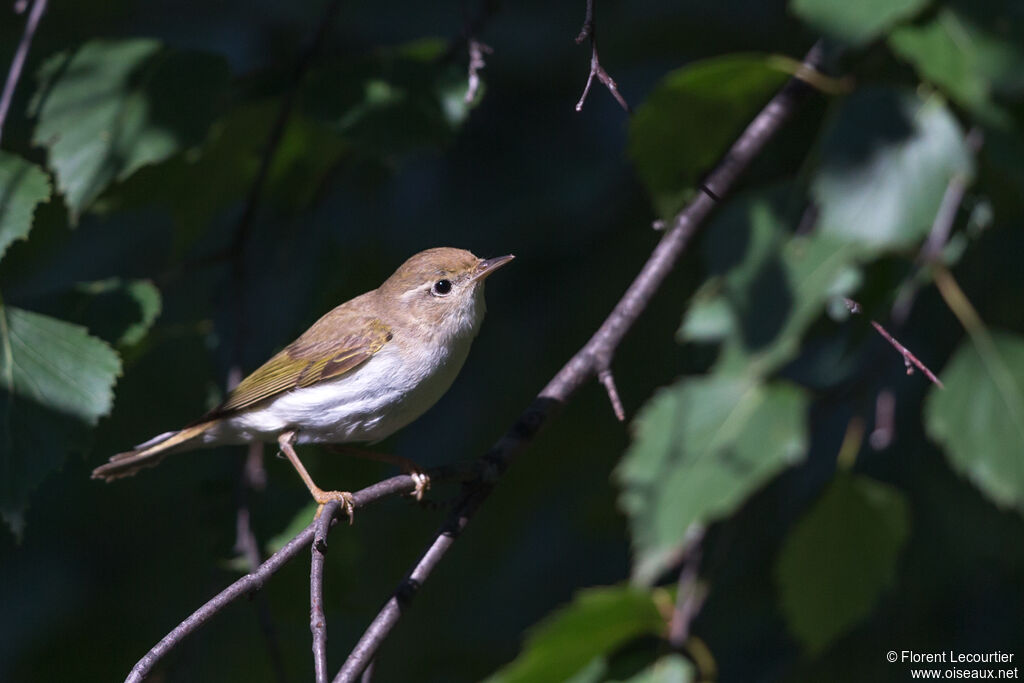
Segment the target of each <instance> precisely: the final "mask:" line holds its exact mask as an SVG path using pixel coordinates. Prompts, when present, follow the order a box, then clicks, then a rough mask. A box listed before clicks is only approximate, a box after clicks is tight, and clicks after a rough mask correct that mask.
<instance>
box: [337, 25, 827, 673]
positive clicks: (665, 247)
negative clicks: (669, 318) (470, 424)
mask: <svg viewBox="0 0 1024 683" xmlns="http://www.w3.org/2000/svg"><path fill="white" fill-rule="evenodd" d="M584 28H586V24H585V25H584ZM590 30H591V31H592V30H593V27H592V26H591V28H590ZM822 59H823V54H822V49H821V46H820V45H815V46H814V47H813V48H812V49H811V51H810V52H809V53H808V55H807V57H806V58H805V64H807V66H808V67H809V68H811V69H818V68H820V65H821V61H822ZM810 92H812V89H811V88H810V87H808V86H807V85H806V84H805V83H804V82H803V80H802V79H801V78H799V77H794V78H791V79H790V80H789V81H788V82H787V83H786V85H785V86H783V88H782V89H781V90H780V91H779V92H778V93H777V94H776V95H775V97H773V98H772V99H771V101H770V102H769V103H768V104H767V105H765V108H764V109H762V110H761V112H760V113H759V114H758V115H757V116H756V117H755V118H754V120H753V121H752V122H751V123H750V125H748V126H747V128H746V130H744V131H743V133H742V134H741V135H740V137H739V139H738V140H737V141H736V142H735V143H734V144H733V146H732V147H731V148H730V149H729V151H728V152H727V154H726V156H725V158H724V159H722V161H721V162H720V163H719V165H718V166H717V167H716V168H715V169H714V170H713V171H712V173H711V175H710V176H709V178H708V182H707V186H708V187H712V188H714V193H715V196H717V197H724V196H726V195H727V194H728V192H729V190H731V189H732V187H733V185H734V184H735V182H736V180H737V178H738V177H739V175H740V174H741V173H742V172H743V171H744V170H745V169H746V168H747V166H748V165H749V164H750V162H751V161H752V160H753V159H754V157H756V156H757V154H758V153H759V152H760V151H761V149H762V148H763V147H764V146H765V144H767V142H768V140H770V139H771V138H772V137H773V136H774V135H775V134H776V133H777V132H778V131H779V130H780V129H781V128H782V126H783V124H785V123H786V122H787V121H788V120H789V119H790V117H791V116H792V115H793V113H794V112H795V111H796V109H797V107H798V105H799V104H800V103H801V102H802V101H803V100H804V99H805V98H806V97H807V95H808V94H809V93H810ZM716 205H717V202H716V201H715V199H713V198H712V196H711V194H710V193H709V192H702V193H700V194H698V195H697V196H696V197H695V198H694V199H693V200H692V201H691V202H690V204H689V205H687V206H686V208H684V209H683V210H682V211H681V212H680V213H679V214H677V215H676V216H675V218H674V219H673V220H672V222H671V225H670V227H669V229H668V230H667V231H666V232H665V234H664V235H663V236H662V238H661V240H660V241H659V242H658V244H657V246H656V247H655V248H654V251H653V252H652V253H651V255H650V257H649V258H648V259H647V262H646V263H645V264H644V266H643V268H642V269H641V270H640V272H639V274H638V275H637V277H636V278H635V279H634V280H633V282H632V284H630V286H629V288H628V289H627V290H626V293H625V294H624V295H623V297H622V299H620V300H619V302H618V304H616V306H615V308H614V309H613V310H612V312H611V314H610V315H609V316H608V318H607V319H605V321H604V323H602V324H601V327H600V328H599V329H598V330H597V332H595V333H594V335H593V336H592V337H591V338H590V340H589V341H588V342H587V343H586V344H585V345H584V346H583V348H581V349H580V350H579V351H578V352H577V353H576V354H575V355H574V356H573V357H572V358H571V359H569V362H567V363H566V364H565V365H564V366H563V367H562V369H561V370H560V371H559V372H558V374H557V375H555V377H554V378H553V379H552V380H551V381H550V382H548V384H547V386H545V387H544V389H542V390H541V392H540V394H538V396H537V397H536V398H535V399H534V401H533V402H532V403H531V404H530V406H529V407H528V408H527V409H526V410H525V411H524V412H523V413H522V414H521V415H520V416H519V418H518V419H517V420H516V422H515V424H513V425H512V427H511V428H510V429H509V430H508V431H507V432H506V433H505V435H504V436H502V437H501V438H500V439H499V440H498V442H497V443H495V444H494V446H492V447H491V449H490V450H489V451H488V452H487V454H486V455H484V456H483V458H482V461H483V462H484V463H487V464H490V465H491V466H492V469H493V471H492V472H491V473H490V476H486V477H483V478H482V479H481V480H480V481H479V482H476V483H475V484H470V485H469V486H467V489H466V491H465V493H463V495H462V496H461V497H460V499H459V500H458V501H457V502H456V503H455V505H454V507H453V510H452V513H451V514H450V515H449V517H448V519H447V520H445V522H444V524H442V526H441V529H440V530H439V532H438V534H437V536H436V537H435V538H434V540H433V542H431V544H430V545H429V547H428V548H427V550H426V552H424V554H423V555H422V556H421V557H420V559H419V560H418V561H417V562H416V564H415V566H414V567H413V569H412V571H411V572H409V575H408V576H407V577H406V578H405V579H404V580H403V581H402V582H401V583H400V584H399V586H398V588H397V589H396V590H395V592H394V594H393V595H392V596H391V598H390V599H389V600H388V601H387V603H386V604H385V605H384V607H383V608H382V609H381V610H380V612H379V613H378V614H377V617H376V618H375V619H374V620H373V622H372V623H371V624H370V626H369V628H367V630H366V632H365V633H364V634H363V636H362V638H360V640H359V642H358V643H357V644H356V646H355V648H354V649H353V650H352V652H351V654H350V655H349V658H348V660H347V661H346V662H345V664H344V666H343V667H342V669H341V671H340V672H339V673H338V675H337V676H335V678H334V683H345V682H348V683H353V682H354V681H356V680H357V679H358V678H359V676H360V674H361V673H362V671H363V669H365V667H366V666H367V665H368V664H369V662H370V661H372V660H373V659H374V657H375V655H376V653H377V650H378V649H379V647H380V645H381V643H382V642H383V641H384V639H385V638H387V636H388V634H390V632H391V630H392V629H393V628H394V626H395V624H396V623H397V622H398V619H399V617H400V616H401V615H402V612H403V611H404V610H405V609H407V608H408V606H409V604H410V603H411V601H412V600H413V598H414V597H415V595H416V593H417V591H418V590H419V588H420V587H421V586H422V585H423V582H424V581H426V580H427V578H428V577H429V576H430V574H431V572H432V571H433V570H434V568H435V567H436V566H437V565H438V563H439V562H440V561H441V559H442V558H443V557H444V554H445V553H446V552H447V551H448V549H449V548H451V546H452V545H453V544H454V543H455V540H456V539H457V538H458V536H459V534H460V533H461V532H462V530H463V529H464V528H465V527H466V525H467V524H468V523H469V520H470V519H471V518H472V516H473V513H474V512H475V511H476V510H477V508H478V507H479V506H480V505H481V503H483V501H484V500H486V498H487V496H488V495H489V494H490V492H491V490H492V489H493V487H494V485H495V484H496V482H497V479H498V477H499V476H500V474H501V473H502V472H504V470H505V469H507V468H508V466H509V465H510V464H511V463H512V461H513V460H514V459H515V457H516V456H517V455H518V454H519V453H520V452H522V451H523V450H524V449H525V448H526V446H527V445H528V444H529V443H530V442H531V441H532V440H533V437H534V436H535V435H536V433H537V432H538V430H539V429H540V428H541V427H542V426H543V425H544V424H545V423H546V422H547V421H548V420H549V419H551V418H552V417H553V416H554V415H555V414H556V413H557V411H558V409H559V408H560V407H561V406H562V405H564V404H565V403H566V402H567V401H568V400H569V399H570V398H571V397H572V395H573V394H574V393H575V392H576V390H577V389H579V388H580V387H581V386H582V385H583V384H584V383H585V382H586V381H587V380H589V379H591V378H592V377H594V376H595V375H597V373H598V372H600V370H601V369H602V367H601V363H602V362H603V360H607V359H611V358H612V357H613V356H614V353H615V350H616V349H617V348H618V346H619V344H620V343H621V341H622V339H623V337H625V335H626V333H627V332H628V331H629V330H630V328H632V326H633V324H634V323H635V322H636V320H637V318H638V317H639V316H640V314H641V313H642V312H643V311H644V309H646V307H647V305H648V303H649V302H650V300H651V299H652V298H653V296H654V294H655V293H656V292H657V290H658V288H659V287H660V286H661V283H662V282H663V281H664V280H665V278H666V277H667V276H668V274H669V272H670V271H671V270H672V267H673V266H674V265H675V263H676V261H677V260H678V259H679V256H680V255H681V254H682V252H683V250H684V249H685V248H686V245H687V244H688V243H689V241H690V239H691V238H692V237H693V235H694V234H695V233H696V232H697V229H698V228H699V227H700V225H701V224H702V223H703V222H704V220H705V219H706V218H707V217H708V215H709V214H710V213H711V211H712V209H713V208H714V207H715V206H716ZM604 367H607V364H606V365H605V366H604Z"/></svg>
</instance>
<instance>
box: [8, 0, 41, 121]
mask: <svg viewBox="0 0 1024 683" xmlns="http://www.w3.org/2000/svg"><path fill="white" fill-rule="evenodd" d="M46 2H47V0H35V2H33V3H32V9H31V10H30V11H29V13H28V19H26V20H25V31H24V32H23V33H22V34H21V41H20V42H19V43H18V49H17V50H15V51H14V58H13V59H11V68H10V70H9V71H8V72H7V81H6V82H5V83H4V91H3V94H0V140H2V139H3V131H4V123H5V122H6V121H7V112H8V111H9V110H10V108H11V102H12V101H13V100H14V90H15V89H16V88H17V87H18V80H19V79H20V78H21V70H22V69H23V68H24V67H25V60H26V59H27V58H28V50H29V48H30V47H31V46H32V38H33V36H35V34H36V29H37V28H38V27H39V20H40V19H42V18H43V12H45V11H46Z"/></svg>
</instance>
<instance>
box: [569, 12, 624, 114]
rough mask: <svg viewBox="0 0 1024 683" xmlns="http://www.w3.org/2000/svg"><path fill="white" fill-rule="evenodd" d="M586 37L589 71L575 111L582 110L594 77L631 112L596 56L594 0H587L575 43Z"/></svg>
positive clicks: (613, 80) (617, 87)
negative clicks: (588, 44) (588, 49)
mask: <svg viewBox="0 0 1024 683" xmlns="http://www.w3.org/2000/svg"><path fill="white" fill-rule="evenodd" d="M587 38H590V73H589V74H587V84H586V85H584V86H583V94H582V95H580V99H579V101H578V102H577V103H576V111H583V103H584V102H586V100H587V95H589V94H590V86H591V85H592V84H593V82H594V79H595V78H596V79H597V80H599V81H601V83H602V84H603V85H604V87H606V88H608V92H610V93H611V94H612V97H614V98H615V101H616V102H618V103H619V105H621V106H622V108H623V109H625V110H626V112H627V113H632V112H633V110H632V109H630V108H629V104H628V103H627V102H626V99H625V98H624V97H623V96H622V93H620V92H619V86H618V85H616V83H615V79H613V78H612V77H611V75H610V74H609V73H608V72H607V71H605V70H604V67H602V66H601V60H600V58H598V56H597V26H596V25H595V24H594V0H587V12H586V16H584V18H583V27H582V28H581V29H580V34H579V35H578V36H576V44H577V45H578V44H580V43H582V42H583V41H584V40H586V39H587Z"/></svg>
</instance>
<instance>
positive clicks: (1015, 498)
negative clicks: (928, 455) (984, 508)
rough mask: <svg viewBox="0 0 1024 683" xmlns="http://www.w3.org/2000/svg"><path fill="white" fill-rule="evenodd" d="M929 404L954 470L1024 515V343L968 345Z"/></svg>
mask: <svg viewBox="0 0 1024 683" xmlns="http://www.w3.org/2000/svg"><path fill="white" fill-rule="evenodd" d="M940 379H942V382H943V383H944V384H945V385H946V388H945V389H944V390H942V389H939V388H938V387H933V388H932V389H931V390H930V393H929V395H928V399H927V401H926V403H925V411H924V416H925V428H926V429H927V431H928V435H929V436H930V437H931V438H932V439H934V440H935V441H936V442H937V443H939V444H941V445H942V446H943V448H944V449H945V451H946V457H947V458H948V459H949V462H950V464H951V465H952V467H953V468H954V469H955V470H957V471H958V472H960V474H962V475H963V476H965V477H967V478H968V479H970V480H971V481H972V482H973V483H974V485H975V486H977V487H978V488H979V489H981V491H982V492H983V493H984V494H985V495H986V496H987V497H988V498H989V499H990V500H992V501H993V502H994V503H996V504H997V505H1000V506H1002V507H1005V508H1016V509H1017V511H1018V512H1020V513H1022V514H1024V456H1022V454H1024V339H1022V338H1021V337H1020V336H1017V335H1012V334H1008V333H995V334H993V335H992V336H991V338H989V337H985V338H983V339H979V340H978V341H977V342H965V343H964V344H962V345H961V346H960V348H959V349H957V351H956V353H955V354H953V357H952V359H951V360H950V361H949V364H948V365H947V366H946V367H945V368H944V369H943V371H942V373H941V374H940Z"/></svg>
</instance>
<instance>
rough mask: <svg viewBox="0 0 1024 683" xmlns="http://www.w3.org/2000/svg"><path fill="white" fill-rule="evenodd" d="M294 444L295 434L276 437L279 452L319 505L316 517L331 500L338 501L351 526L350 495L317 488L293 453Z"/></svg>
mask: <svg viewBox="0 0 1024 683" xmlns="http://www.w3.org/2000/svg"><path fill="white" fill-rule="evenodd" d="M294 443H295V432H294V431H288V432H284V433H282V434H280V435H279V436H278V437H277V445H278V446H280V447H281V452H282V453H284V455H285V457H286V458H288V461H289V462H291V464H292V467H294V468H295V471H296V472H298V473H299V476H300V477H302V482H303V483H304V484H305V485H306V488H308V489H309V492H310V493H311V494H312V495H313V500H315V501H316V502H317V503H319V504H320V507H318V508H317V509H316V517H317V518H319V517H320V513H321V512H323V511H324V505H326V504H327V503H329V502H331V501H332V500H337V501H340V502H341V504H342V506H343V507H344V508H345V513H346V514H347V515H348V523H349V524H352V522H353V520H354V519H355V504H354V501H353V499H352V494H351V493H349V492H348V491H324V490H323V489H321V488H320V487H319V486H317V485H316V484H314V483H313V477H311V476H309V472H307V471H306V468H305V466H304V465H303V464H302V461H301V460H299V456H298V455H297V454H296V453H295V448H294V447H293V444H294Z"/></svg>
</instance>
